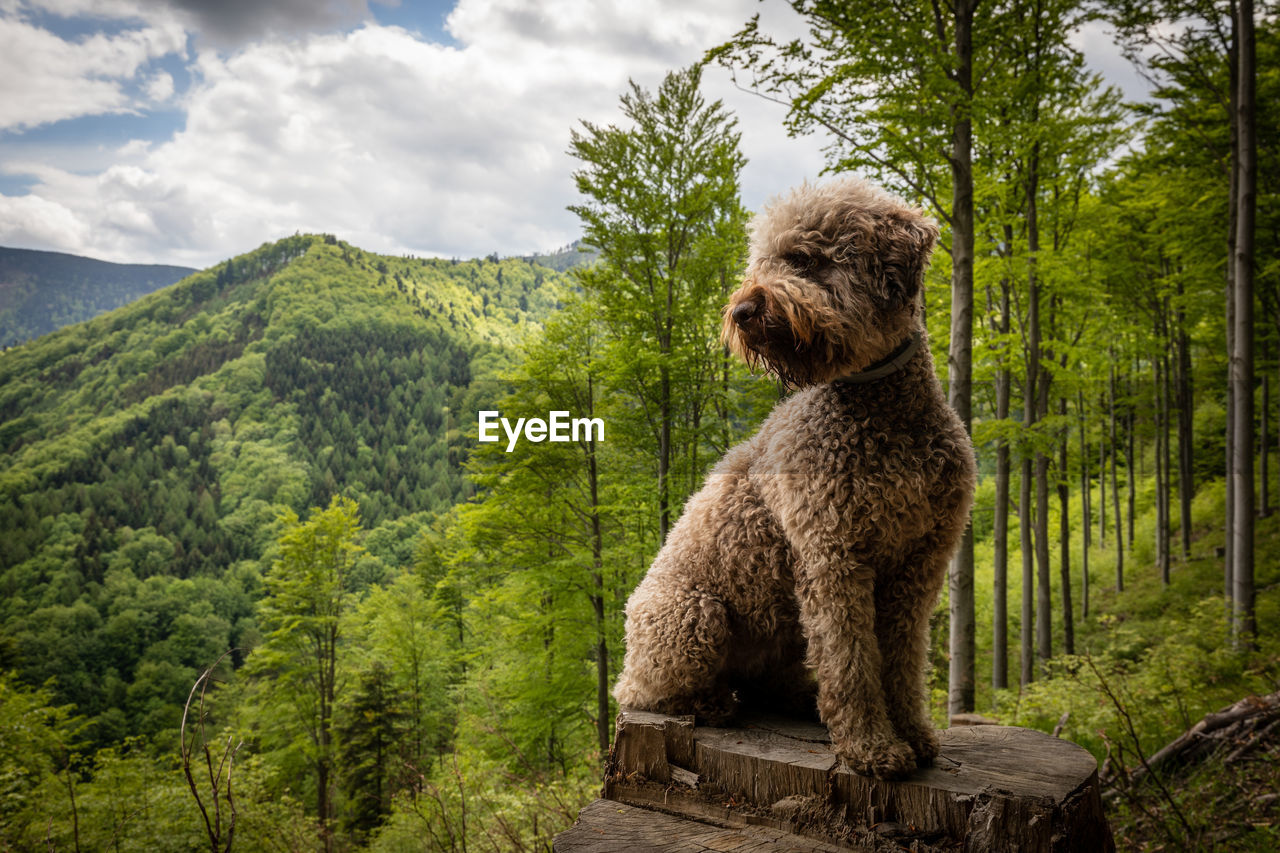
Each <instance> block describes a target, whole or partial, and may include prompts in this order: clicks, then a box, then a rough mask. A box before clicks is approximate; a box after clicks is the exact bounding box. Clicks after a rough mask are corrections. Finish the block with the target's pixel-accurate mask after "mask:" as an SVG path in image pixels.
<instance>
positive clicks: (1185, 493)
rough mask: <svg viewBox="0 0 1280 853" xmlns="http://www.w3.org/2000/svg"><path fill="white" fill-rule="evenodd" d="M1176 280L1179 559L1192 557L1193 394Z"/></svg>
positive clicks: (1187, 341) (1183, 310)
mask: <svg viewBox="0 0 1280 853" xmlns="http://www.w3.org/2000/svg"><path fill="white" fill-rule="evenodd" d="M1177 280H1178V311H1177V314H1176V315H1175V321H1176V322H1177V324H1178V336H1177V348H1178V352H1177V359H1178V371H1177V390H1176V392H1175V393H1176V396H1177V402H1176V405H1177V408H1178V510H1179V512H1178V519H1179V525H1180V529H1181V531H1182V559H1183V560H1186V559H1188V558H1190V556H1191V498H1192V497H1193V496H1194V494H1195V485H1196V484H1195V468H1194V462H1195V445H1194V438H1193V436H1192V430H1193V425H1194V422H1195V395H1194V393H1193V391H1192V386H1191V339H1190V337H1189V336H1188V334H1187V312H1186V308H1185V306H1184V305H1183V299H1182V296H1183V292H1182V291H1183V285H1182V276H1177Z"/></svg>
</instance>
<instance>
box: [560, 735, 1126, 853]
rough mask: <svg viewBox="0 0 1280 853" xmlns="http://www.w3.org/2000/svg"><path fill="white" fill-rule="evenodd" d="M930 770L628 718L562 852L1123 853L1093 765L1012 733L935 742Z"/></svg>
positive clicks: (775, 739) (1085, 757)
mask: <svg viewBox="0 0 1280 853" xmlns="http://www.w3.org/2000/svg"><path fill="white" fill-rule="evenodd" d="M939 735H940V738H941V741H942V751H941V754H940V755H939V756H938V759H937V761H936V762H935V763H934V765H933V766H932V767H927V768H922V769H919V770H917V771H915V772H914V773H912V774H911V775H910V776H908V777H906V778H905V779H901V780H897V781H892V782H886V781H883V780H879V779H871V778H868V777H865V776H859V775H858V774H856V773H853V772H852V771H849V770H847V769H846V768H844V767H843V766H841V765H840V762H839V761H838V760H837V759H836V757H835V755H834V753H833V752H832V751H831V743H830V739H829V737H828V735H827V730H826V728H825V727H824V726H821V725H818V724H815V723H806V722H799V721H796V720H788V719H783V718H780V717H768V716H760V717H752V718H746V719H744V720H743V721H742V723H741V725H740V727H738V728H724V729H721V728H711V727H706V726H695V725H694V724H693V720H692V718H690V717H668V716H663V715H660V714H649V713H644V712H638V711H625V710H624V711H623V712H622V713H620V714H619V715H618V721H617V736H616V738H615V740H614V747H613V751H612V753H611V755H610V757H609V764H608V767H607V768H606V771H605V780H604V790H603V794H602V796H603V798H604V799H603V800H597V801H596V802H594V803H592V804H591V805H589V806H588V807H587V808H585V809H583V811H582V813H581V814H580V815H579V818H578V821H577V823H575V824H574V826H573V828H572V829H569V830H567V831H566V832H563V833H561V834H560V835H559V836H557V837H556V840H555V845H554V849H555V850H556V851H557V853H603V851H607V850H642V851H655V853H656V851H670V853H675V851H681V853H683V851H689V853H697V851H703V850H719V851H742V853H747V851H757V850H760V851H763V850H796V851H828V850H880V851H886V850H901V849H904V848H908V849H912V850H920V851H928V850H948V851H951V850H964V851H1009V853H1031V851H1063V853H1066V851H1104V853H1107V851H1113V850H1114V849H1115V843H1114V842H1113V840H1112V838H1111V830H1110V828H1109V827H1108V826H1107V822H1106V818H1105V817H1104V815H1103V812H1102V799H1101V797H1100V795H1099V788H1098V773H1097V769H1098V768H1097V762H1096V761H1094V759H1093V756H1092V755H1090V754H1089V753H1088V752H1087V751H1085V750H1084V749H1082V748H1081V747H1079V746H1076V745H1075V744H1073V743H1070V742H1069V741H1064V740H1059V739H1058V738H1054V737H1050V736H1049V735H1046V734H1044V733H1042V732H1037V731H1032V730H1030V729H1022V728H1014V727H1010V726H993V725H984V726H966V727H960V728H951V729H947V730H944V731H942V732H940V733H939Z"/></svg>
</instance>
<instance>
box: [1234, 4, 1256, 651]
mask: <svg viewBox="0 0 1280 853" xmlns="http://www.w3.org/2000/svg"><path fill="white" fill-rule="evenodd" d="M1237 14H1238V17H1239V21H1240V23H1239V25H1238V27H1237V30H1238V32H1239V67H1240V70H1239V73H1238V75H1237V78H1238V79H1237V84H1238V87H1239V94H1238V96H1237V98H1236V111H1237V121H1236V139H1237V148H1238V150H1239V155H1238V157H1237V166H1238V170H1239V175H1240V177H1239V181H1238V182H1237V186H1236V192H1237V197H1236V208H1237V210H1236V246H1235V249H1236V253H1235V257H1234V258H1233V265H1234V266H1235V270H1236V281H1235V286H1236V305H1235V308H1236V316H1235V332H1236V334H1235V349H1234V350H1232V353H1231V372H1230V376H1231V387H1232V391H1233V393H1234V396H1235V399H1236V411H1235V424H1234V429H1233V432H1234V436H1235V441H1234V442H1233V443H1234V445H1235V446H1234V447H1233V449H1232V468H1231V489H1232V491H1233V493H1234V496H1235V523H1234V524H1233V526H1232V536H1231V542H1230V544H1229V546H1228V547H1229V548H1230V549H1231V551H1232V559H1233V571H1234V574H1233V578H1232V579H1233V582H1234V584H1233V585H1234V590H1235V601H1234V608H1233V611H1232V615H1233V618H1232V620H1231V638H1232V641H1233V644H1234V645H1235V646H1236V647H1237V648H1240V649H1245V648H1251V647H1253V645H1254V636H1255V634H1256V632H1257V626H1256V624H1255V621H1254V586H1253V581H1254V578H1253V527H1254V524H1253V515H1254V513H1253V507H1254V494H1253V374H1254V369H1253V313H1254V312H1253V299H1254V284H1253V279H1254V274H1253V252H1254V233H1253V230H1254V222H1255V216H1256V205H1257V196H1256V192H1257V178H1258V174H1257V169H1258V164H1257V141H1256V139H1255V136H1254V133H1255V127H1254V112H1255V104H1254V99H1255V94H1256V93H1255V86H1256V80H1255V77H1256V71H1255V65H1256V50H1257V45H1256V42H1255V35H1254V15H1253V0H1240V3H1239V7H1238V11H1237Z"/></svg>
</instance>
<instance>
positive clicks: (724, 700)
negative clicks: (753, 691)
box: [689, 689, 738, 726]
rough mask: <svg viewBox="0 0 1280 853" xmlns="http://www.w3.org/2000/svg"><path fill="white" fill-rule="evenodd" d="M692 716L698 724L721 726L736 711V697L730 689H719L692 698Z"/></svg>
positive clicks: (735, 713)
mask: <svg viewBox="0 0 1280 853" xmlns="http://www.w3.org/2000/svg"><path fill="white" fill-rule="evenodd" d="M689 710H690V711H692V712H693V716H694V718H695V719H696V720H697V722H698V725H700V726H723V725H725V724H726V723H728V722H729V721H731V720H732V719H733V718H734V717H735V716H736V715H737V713H738V697H737V696H736V695H735V694H734V692H733V691H732V690H728V689H719V690H716V691H714V692H712V693H707V694H704V695H702V696H699V697H697V698H695V699H694V700H693V703H692V707H691V708H690V709H689Z"/></svg>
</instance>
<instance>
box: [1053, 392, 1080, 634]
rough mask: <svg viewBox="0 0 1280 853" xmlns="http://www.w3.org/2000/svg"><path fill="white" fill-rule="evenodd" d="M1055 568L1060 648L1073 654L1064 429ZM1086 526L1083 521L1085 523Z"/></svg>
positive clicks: (1063, 410)
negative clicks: (1059, 599)
mask: <svg viewBox="0 0 1280 853" xmlns="http://www.w3.org/2000/svg"><path fill="white" fill-rule="evenodd" d="M1058 414H1059V415H1061V416H1062V423H1063V424H1066V422H1067V398H1066V397H1059V398H1058ZM1057 479H1058V540H1059V541H1058V555H1059V556H1058V568H1059V574H1060V576H1061V578H1062V648H1063V651H1065V652H1066V653H1067V654H1069V655H1074V654H1075V653H1076V629H1075V619H1074V618H1073V616H1072V612H1071V515H1070V513H1069V512H1068V511H1067V510H1068V501H1069V499H1070V498H1069V494H1070V487H1069V485H1068V483H1067V430H1066V428H1065V426H1064V427H1063V430H1062V436H1061V438H1060V439H1059V440H1058V478H1057ZM1086 524H1087V522H1086Z"/></svg>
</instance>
